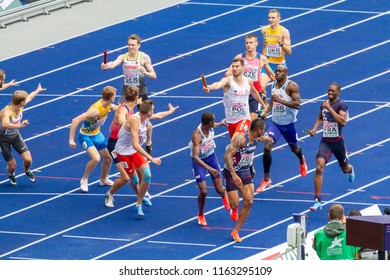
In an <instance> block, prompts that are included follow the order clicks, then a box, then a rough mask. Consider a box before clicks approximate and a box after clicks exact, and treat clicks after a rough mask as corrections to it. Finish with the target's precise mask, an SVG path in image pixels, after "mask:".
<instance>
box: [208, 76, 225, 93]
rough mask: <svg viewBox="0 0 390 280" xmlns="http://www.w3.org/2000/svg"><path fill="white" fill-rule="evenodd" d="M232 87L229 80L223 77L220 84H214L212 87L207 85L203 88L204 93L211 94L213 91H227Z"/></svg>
mask: <svg viewBox="0 0 390 280" xmlns="http://www.w3.org/2000/svg"><path fill="white" fill-rule="evenodd" d="M228 87H230V83H229V78H228V77H223V78H222V79H221V80H220V81H219V82H215V83H212V84H211V85H207V87H205V86H203V91H204V92H205V93H209V92H210V91H212V90H217V89H220V88H225V89H227V88H228Z"/></svg>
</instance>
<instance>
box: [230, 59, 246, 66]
mask: <svg viewBox="0 0 390 280" xmlns="http://www.w3.org/2000/svg"><path fill="white" fill-rule="evenodd" d="M235 62H240V63H241V66H244V65H245V62H244V60H243V59H242V58H235V59H233V62H232V64H233V63H235Z"/></svg>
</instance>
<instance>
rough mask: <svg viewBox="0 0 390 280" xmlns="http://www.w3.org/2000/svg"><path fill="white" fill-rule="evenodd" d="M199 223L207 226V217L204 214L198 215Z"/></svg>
mask: <svg viewBox="0 0 390 280" xmlns="http://www.w3.org/2000/svg"><path fill="white" fill-rule="evenodd" d="M198 225H200V226H202V227H205V226H207V222H206V218H205V217H204V215H198Z"/></svg>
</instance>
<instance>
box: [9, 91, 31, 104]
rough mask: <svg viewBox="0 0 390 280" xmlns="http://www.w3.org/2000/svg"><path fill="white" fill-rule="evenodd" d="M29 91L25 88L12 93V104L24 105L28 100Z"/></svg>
mask: <svg viewBox="0 0 390 280" xmlns="http://www.w3.org/2000/svg"><path fill="white" fill-rule="evenodd" d="M27 96H28V93H27V92H26V91H24V90H17V91H15V92H14V93H13V94H12V104H13V105H16V106H17V105H21V104H22V106H24V104H23V102H24V101H26V98H27Z"/></svg>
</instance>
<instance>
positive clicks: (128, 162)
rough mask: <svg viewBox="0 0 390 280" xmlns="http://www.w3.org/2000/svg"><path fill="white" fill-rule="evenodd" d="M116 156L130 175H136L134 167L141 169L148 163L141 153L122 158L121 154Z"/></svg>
mask: <svg viewBox="0 0 390 280" xmlns="http://www.w3.org/2000/svg"><path fill="white" fill-rule="evenodd" d="M116 156H117V158H118V159H119V161H120V163H121V165H122V166H123V168H124V169H125V170H126V172H127V173H128V174H130V175H132V174H134V173H135V168H134V166H135V167H136V168H137V169H139V168H140V167H141V166H142V165H144V164H145V163H148V161H147V160H146V158H145V157H144V156H142V155H141V154H139V153H135V154H132V155H128V156H122V155H120V154H116Z"/></svg>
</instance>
